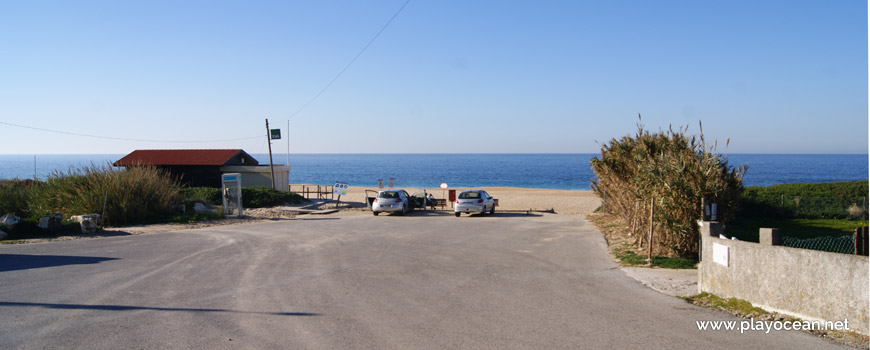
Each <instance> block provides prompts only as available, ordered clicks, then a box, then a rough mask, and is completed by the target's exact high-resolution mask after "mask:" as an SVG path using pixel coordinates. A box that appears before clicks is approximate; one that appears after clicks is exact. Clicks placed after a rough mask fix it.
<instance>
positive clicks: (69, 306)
mask: <svg viewBox="0 0 870 350" xmlns="http://www.w3.org/2000/svg"><path fill="white" fill-rule="evenodd" d="M0 307H42V308H47V309H60V310H103V311H131V310H132V311H135V310H149V311H182V312H229V313H243V314H258V315H274V316H320V314H316V313H310V312H263V311H238V310H229V309H197V308H172V307H149V306H130V305H82V304H47V303H19V302H8V301H0Z"/></svg>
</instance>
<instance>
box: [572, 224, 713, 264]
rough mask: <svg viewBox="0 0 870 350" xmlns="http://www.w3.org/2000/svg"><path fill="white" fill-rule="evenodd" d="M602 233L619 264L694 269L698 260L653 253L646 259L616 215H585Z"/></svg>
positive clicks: (632, 236)
mask: <svg viewBox="0 0 870 350" xmlns="http://www.w3.org/2000/svg"><path fill="white" fill-rule="evenodd" d="M587 220H589V221H590V222H592V223H594V224H595V225H596V226H597V227H598V230H599V231H601V232H602V233H603V234H604V239H605V240H606V241H607V248H608V250H609V252H610V255H611V257H613V259H614V262H616V263H618V264H619V265H621V266H637V267H658V268H664V269H696V268H697V264H698V260H697V259H695V258H692V257H686V258H672V257H666V256H662V255H655V256H653V258H652V262H651V263H650V262H647V261H646V254H647V251H646V250H643V249H641V250H638V248H637V247H636V245H635V242H636V240H637V237H636V235H633V234H630V232H629V231H628V227H627V225H626V224H625V221H624V220H622V218H620V217H618V216H616V215H604V214H601V213H595V214H591V215H589V216H587Z"/></svg>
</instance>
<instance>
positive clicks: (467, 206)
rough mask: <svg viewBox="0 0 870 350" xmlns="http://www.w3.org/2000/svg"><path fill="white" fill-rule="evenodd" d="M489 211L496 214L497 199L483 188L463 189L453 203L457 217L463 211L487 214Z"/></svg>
mask: <svg viewBox="0 0 870 350" xmlns="http://www.w3.org/2000/svg"><path fill="white" fill-rule="evenodd" d="M487 211H488V212H489V213H490V214H495V199H493V198H492V196H490V195H489V193H486V191H483V190H468V191H462V192H460V193H459V196H457V197H456V202H455V203H453V213H454V214H456V217H459V215H460V214H462V213H466V214H480V215H486V212H487Z"/></svg>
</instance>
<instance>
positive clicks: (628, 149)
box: [591, 123, 745, 257]
mask: <svg viewBox="0 0 870 350" xmlns="http://www.w3.org/2000/svg"><path fill="white" fill-rule="evenodd" d="M687 130H688V127H685V128H683V129H679V130H677V131H674V130H673V128H670V129H669V130H667V131H664V132H663V131H659V132H658V133H654V134H651V133H650V132H648V131H646V130H644V128H643V125H641V124H640V123H638V131H637V133H636V134H635V135H634V137H632V136H624V137H622V138H621V139H619V140H617V139H612V140H611V141H610V143H608V144H606V145H603V146H602V147H601V157H600V158H599V157H595V158H593V159H592V160H591V165H592V170H593V171H594V172H595V176H596V178H597V179H593V180H592V186H591V187H592V189H593V191H595V193H596V195H598V196H599V197H601V198H603V197H604V196H605V193H606V203H607V210H608V211H609V212H612V213H615V214H617V215H620V216H622V217H623V218H624V219H625V220H626V221H627V222H628V223H629V224H630V226H631V229H632V231H633V232H636V233H642V232H646V230H647V228H648V227H649V226H650V217H649V216H650V214H649V213H650V207H651V206H653V205H654V207H655V211H654V212H655V215H654V217H653V219H652V226H653V232H654V238H653V242H654V244H653V254H660V255H665V256H671V257H674V256H691V255H695V254H697V252H698V225H697V224H696V221H698V220H699V219H701V208H702V205H701V203H702V201H706V202H707V203H717V204H718V216H719V220H720V221H728V220H729V219H731V218H733V217H734V214H735V211H736V209H737V200H738V198H739V195H740V192H741V191H742V189H743V185H742V179H743V174H744V173H745V167H738V168H732V167H729V166H728V162H727V160H726V159H725V158H724V157H723V156H722V155H719V154H715V153H714V151H715V148H716V145H715V144H714V145H713V146H712V147H709V148H708V147H707V145H706V143H705V141H704V135H703V130H702V132H701V134H700V137H699V138H696V137H694V136H693V137H688V136H686V131H687ZM726 145H727V144H726ZM651 200H654V204H651V203H650V201H651ZM638 236H639V237H641V239H642V240H646V239H647V235H646V234H641V235H638ZM637 243H641V244H642V243H643V241H638V242H637ZM647 244H649V242H647Z"/></svg>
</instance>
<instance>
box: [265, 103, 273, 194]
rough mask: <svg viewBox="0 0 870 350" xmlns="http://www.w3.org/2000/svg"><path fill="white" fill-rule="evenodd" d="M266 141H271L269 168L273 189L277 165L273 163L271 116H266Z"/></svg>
mask: <svg viewBox="0 0 870 350" xmlns="http://www.w3.org/2000/svg"><path fill="white" fill-rule="evenodd" d="M266 141H267V142H269V170H270V171H271V176H270V177H271V178H272V190H274V189H275V166H274V165H272V135H271V133H270V132H269V118H266Z"/></svg>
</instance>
